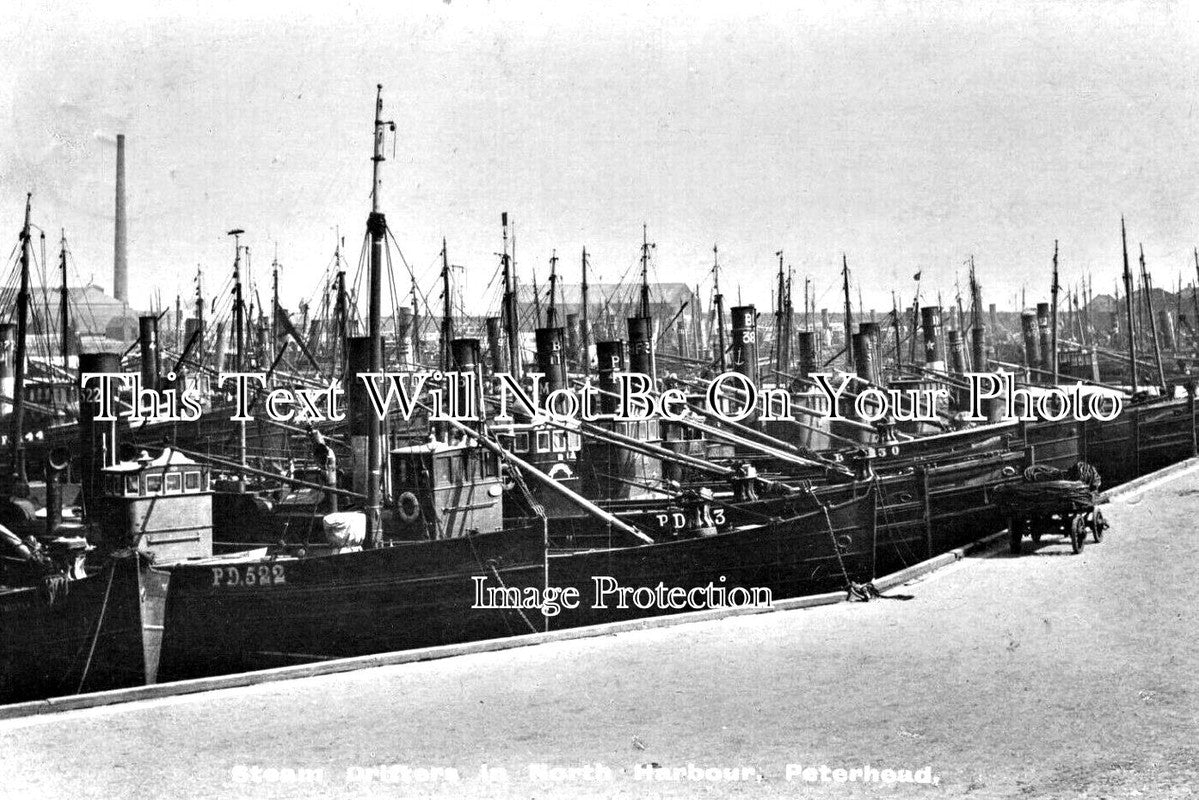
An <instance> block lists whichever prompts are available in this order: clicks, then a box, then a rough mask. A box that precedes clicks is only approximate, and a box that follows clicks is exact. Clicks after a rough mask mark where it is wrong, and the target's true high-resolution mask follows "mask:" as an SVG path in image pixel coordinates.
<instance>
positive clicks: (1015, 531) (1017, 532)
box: [1007, 517, 1024, 556]
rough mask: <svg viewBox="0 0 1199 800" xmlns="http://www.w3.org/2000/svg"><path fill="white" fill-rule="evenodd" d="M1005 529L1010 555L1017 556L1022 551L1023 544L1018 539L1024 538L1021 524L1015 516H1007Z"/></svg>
mask: <svg viewBox="0 0 1199 800" xmlns="http://www.w3.org/2000/svg"><path fill="white" fill-rule="evenodd" d="M1007 530H1008V550H1010V551H1011V554H1012V555H1014V556H1018V555H1020V554H1021V553H1023V552H1024V546H1023V545H1022V544H1021V541H1020V540H1021V539H1023V538H1024V530H1023V524H1022V522H1021V521H1020V520H1018V519H1016V518H1015V517H1008V519H1007Z"/></svg>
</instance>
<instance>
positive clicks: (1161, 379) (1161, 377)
mask: <svg viewBox="0 0 1199 800" xmlns="http://www.w3.org/2000/svg"><path fill="white" fill-rule="evenodd" d="M1140 247H1141V288H1142V289H1143V290H1144V292H1145V303H1146V304H1147V306H1148V308H1147V313H1148V314H1149V335H1150V336H1151V337H1152V340H1153V358H1154V360H1155V361H1156V362H1157V378H1158V385H1159V386H1161V387H1162V394H1166V393H1167V392H1168V390H1169V388H1170V387H1169V386H1168V385H1167V384H1166V369H1165V367H1164V366H1163V365H1162V350H1161V345H1159V344H1158V341H1157V320H1155V319H1154V318H1153V316H1154V315H1153V284H1152V282H1150V280H1149V270H1147V269H1145V245H1141V246H1140Z"/></svg>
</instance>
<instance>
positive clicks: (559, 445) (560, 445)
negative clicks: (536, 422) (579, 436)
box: [554, 431, 566, 453]
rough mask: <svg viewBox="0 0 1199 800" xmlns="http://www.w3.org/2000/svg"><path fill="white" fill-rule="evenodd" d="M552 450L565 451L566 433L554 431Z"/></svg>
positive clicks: (556, 451)
mask: <svg viewBox="0 0 1199 800" xmlns="http://www.w3.org/2000/svg"><path fill="white" fill-rule="evenodd" d="M554 452H555V453H563V452H566V434H565V433H564V432H563V431H554Z"/></svg>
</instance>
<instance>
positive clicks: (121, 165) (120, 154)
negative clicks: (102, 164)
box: [112, 133, 129, 303]
mask: <svg viewBox="0 0 1199 800" xmlns="http://www.w3.org/2000/svg"><path fill="white" fill-rule="evenodd" d="M125 251H126V230H125V134H123V133H118V134H117V210H116V236H115V238H114V240H113V256H112V296H113V297H115V298H116V299H118V300H121V301H123V302H125V303H128V302H129V265H128V263H127V261H126V252H125Z"/></svg>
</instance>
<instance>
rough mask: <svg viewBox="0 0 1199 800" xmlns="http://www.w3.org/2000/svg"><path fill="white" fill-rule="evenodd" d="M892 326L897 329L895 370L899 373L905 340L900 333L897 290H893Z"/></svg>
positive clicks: (880, 359)
mask: <svg viewBox="0 0 1199 800" xmlns="http://www.w3.org/2000/svg"><path fill="white" fill-rule="evenodd" d="M891 327H892V329H894V331H895V372H896V374H898V373H899V363H900V361H902V360H903V358H902V350H901V348H902V347H903V340H902V339H901V337H900V335H899V301H898V300H896V299H895V290H894V289H892V290H891ZM878 360H879V362H882V360H883V359H882V354H881V353H880V354H879V356H878Z"/></svg>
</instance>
